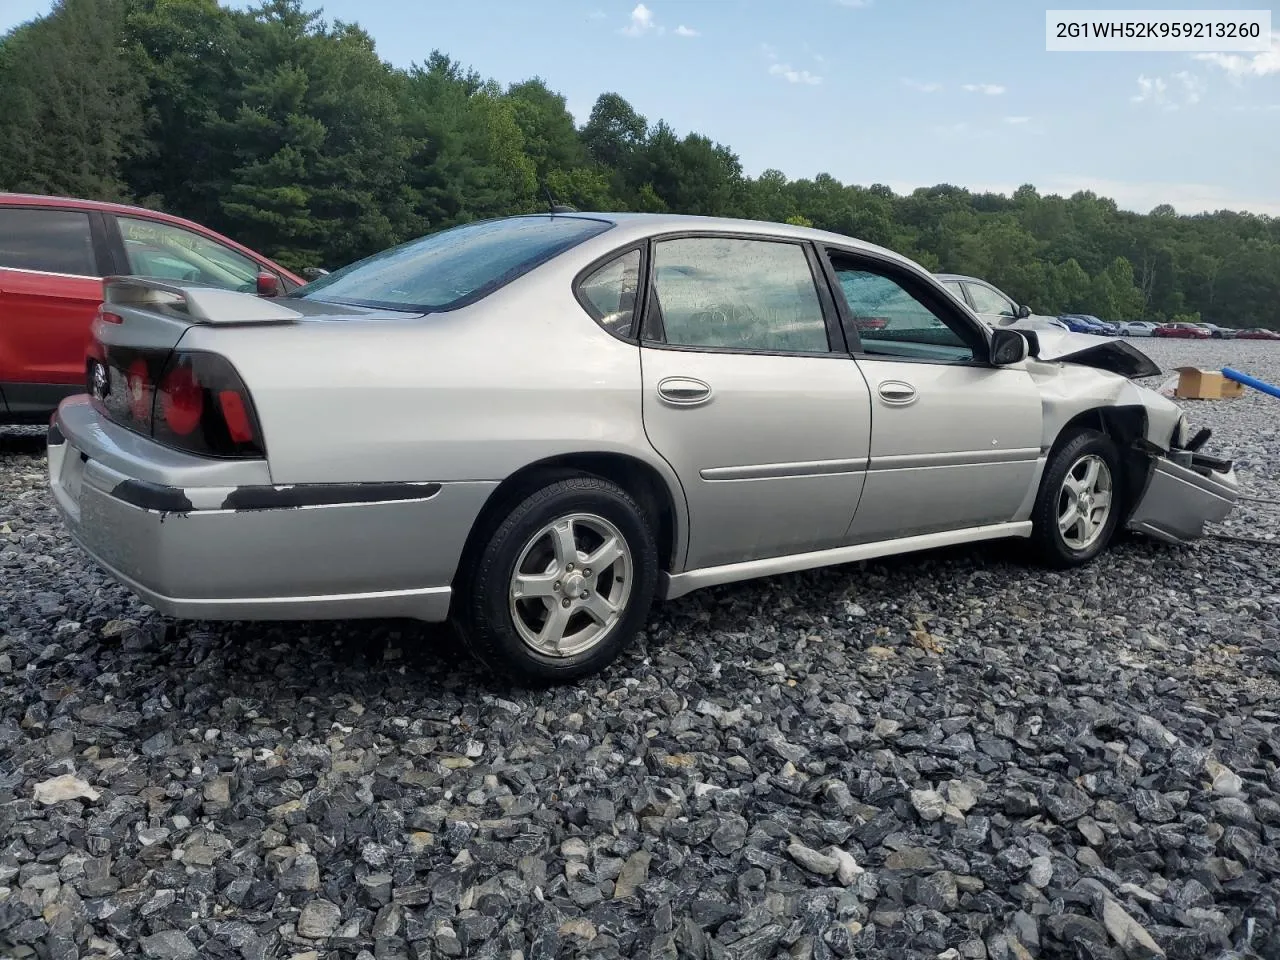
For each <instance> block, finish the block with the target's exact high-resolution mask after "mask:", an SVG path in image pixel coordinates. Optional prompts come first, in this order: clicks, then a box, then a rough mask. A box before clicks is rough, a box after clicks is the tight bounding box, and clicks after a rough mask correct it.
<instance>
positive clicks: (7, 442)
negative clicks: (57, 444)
mask: <svg viewBox="0 0 1280 960" xmlns="http://www.w3.org/2000/svg"><path fill="white" fill-rule="evenodd" d="M44 451H45V435H44V434H43V433H6V432H0V457H5V456H15V455H18V456H32V457H34V456H39V455H40V454H42V453H44Z"/></svg>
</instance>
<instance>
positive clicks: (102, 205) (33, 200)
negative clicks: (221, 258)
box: [0, 192, 305, 283]
mask: <svg viewBox="0 0 1280 960" xmlns="http://www.w3.org/2000/svg"><path fill="white" fill-rule="evenodd" d="M0 207H46V208H48V209H51V210H93V211H97V212H99V213H113V214H116V215H117V216H122V217H138V216H141V217H145V218H146V219H148V220H159V221H160V222H162V223H167V224H170V225H171V226H175V227H184V228H185V229H187V230H194V231H195V232H196V233H201V234H204V235H206V236H210V237H217V238H218V240H219V241H221V242H223V243H226V244H227V245H228V246H230V247H233V248H234V249H236V250H238V251H239V252H241V253H244V254H246V255H248V256H251V257H253V259H255V260H265V261H266V262H267V263H270V264H272V266H273V267H275V269H277V270H282V271H284V272H285V273H286V274H288V275H289V277H290V278H291V279H292V280H294V281H296V282H298V283H304V282H305V281H304V280H303V279H302V278H301V277H299V276H298V275H297V274H295V273H294V272H293V271H292V270H286V269H285V268H284V267H282V266H280V265H279V264H278V263H276V262H275V261H274V260H271V259H270V258H269V257H268V256H267V255H266V254H263V253H258V251H256V250H253V249H252V248H250V247H246V246H245V245H244V244H242V243H237V242H236V241H234V240H232V239H231V238H230V237H228V236H225V235H224V234H221V233H219V232H218V231H216V230H213V229H211V228H209V227H206V226H204V225H203V224H200V223H196V222H195V221H193V220H185V219H183V218H182V217H175V216H174V215H173V214H171V213H164V212H163V211H160V210H151V209H149V208H147V207H135V206H133V205H131V204H128V203H110V202H107V201H104V200H82V199H80V198H79V197H55V196H51V195H48V194H41V193H4V192H0Z"/></svg>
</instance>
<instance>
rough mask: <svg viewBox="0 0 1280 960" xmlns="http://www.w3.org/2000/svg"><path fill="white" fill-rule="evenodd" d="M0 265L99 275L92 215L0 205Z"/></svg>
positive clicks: (50, 271)
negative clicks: (90, 230) (90, 224)
mask: <svg viewBox="0 0 1280 960" xmlns="http://www.w3.org/2000/svg"><path fill="white" fill-rule="evenodd" d="M0 267H11V268H16V269H19V270H39V271H42V272H44V273H72V274H77V275H79V276H83V277H96V276H97V275H98V269H97V265H96V263H95V259H94V255H93V237H92V236H91V234H90V232H89V215H88V214H87V213H82V212H81V211H78V210H30V209H21V208H15V207H0Z"/></svg>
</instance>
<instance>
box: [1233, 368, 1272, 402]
mask: <svg viewBox="0 0 1280 960" xmlns="http://www.w3.org/2000/svg"><path fill="white" fill-rule="evenodd" d="M1222 375H1223V376H1224V377H1226V378H1227V379H1228V380H1234V381H1235V382H1236V383H1243V384H1244V385H1245V386H1246V387H1253V389H1255V390H1261V391H1262V392H1263V393H1269V394H1270V395H1271V396H1273V397H1280V387H1277V386H1274V385H1273V384H1270V383H1264V382H1263V381H1261V380H1259V379H1258V378H1257V377H1251V376H1249V375H1248V374H1247V373H1241V372H1240V371H1239V370H1232V369H1231V368H1230V367H1223V368H1222Z"/></svg>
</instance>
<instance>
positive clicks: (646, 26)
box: [622, 3, 658, 37]
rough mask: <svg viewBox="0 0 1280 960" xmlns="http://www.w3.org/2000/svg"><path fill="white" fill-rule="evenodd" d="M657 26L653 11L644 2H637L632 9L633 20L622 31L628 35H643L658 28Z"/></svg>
mask: <svg viewBox="0 0 1280 960" xmlns="http://www.w3.org/2000/svg"><path fill="white" fill-rule="evenodd" d="M657 26H658V25H657V24H656V23H654V20H653V11H652V10H650V9H649V8H648V7H646V6H645V5H644V4H643V3H637V4H636V7H635V9H634V10H632V11H631V22H630V23H628V24H627V25H626V26H625V27H623V28H622V32H623V33H625V34H626V35H627V36H628V37H643V36H644V35H645V34H646V33H651V32H652V31H653V30H655V29H657Z"/></svg>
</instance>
